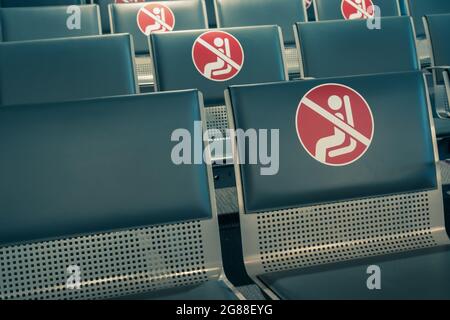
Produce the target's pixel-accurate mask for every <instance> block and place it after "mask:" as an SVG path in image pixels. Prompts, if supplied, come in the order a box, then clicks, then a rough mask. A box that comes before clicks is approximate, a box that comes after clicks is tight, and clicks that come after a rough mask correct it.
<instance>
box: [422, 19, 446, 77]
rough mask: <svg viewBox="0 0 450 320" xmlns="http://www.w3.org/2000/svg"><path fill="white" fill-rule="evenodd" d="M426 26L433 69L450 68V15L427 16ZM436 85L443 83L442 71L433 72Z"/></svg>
mask: <svg viewBox="0 0 450 320" xmlns="http://www.w3.org/2000/svg"><path fill="white" fill-rule="evenodd" d="M423 20H424V24H425V30H426V33H427V38H428V39H429V41H430V44H431V65H432V67H442V66H445V67H450V41H449V37H448V35H449V30H450V13H449V14H435V15H427V16H425V18H424V19H423ZM433 74H434V80H435V84H439V85H441V84H442V83H443V78H442V70H435V71H434V72H433Z"/></svg>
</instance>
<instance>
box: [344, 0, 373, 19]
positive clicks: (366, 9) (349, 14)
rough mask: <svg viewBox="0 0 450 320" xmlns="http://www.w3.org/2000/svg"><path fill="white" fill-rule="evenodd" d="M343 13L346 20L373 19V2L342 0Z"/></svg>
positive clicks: (368, 0) (370, 0) (366, 0)
mask: <svg viewBox="0 0 450 320" xmlns="http://www.w3.org/2000/svg"><path fill="white" fill-rule="evenodd" d="M341 12H342V16H343V17H344V19H345V20H355V19H369V18H373V14H374V9H373V2H372V0H342V3H341Z"/></svg>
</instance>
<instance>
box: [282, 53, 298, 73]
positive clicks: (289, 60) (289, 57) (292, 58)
mask: <svg viewBox="0 0 450 320" xmlns="http://www.w3.org/2000/svg"><path fill="white" fill-rule="evenodd" d="M284 59H285V61H286V67H287V69H288V73H289V74H299V73H300V60H299V54H298V51H297V48H295V47H293V48H290V47H286V48H285V49H284Z"/></svg>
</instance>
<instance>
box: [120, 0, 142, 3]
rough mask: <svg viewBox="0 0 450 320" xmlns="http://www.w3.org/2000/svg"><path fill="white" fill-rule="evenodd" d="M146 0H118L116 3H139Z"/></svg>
mask: <svg viewBox="0 0 450 320" xmlns="http://www.w3.org/2000/svg"><path fill="white" fill-rule="evenodd" d="M138 2H145V0H116V3H138Z"/></svg>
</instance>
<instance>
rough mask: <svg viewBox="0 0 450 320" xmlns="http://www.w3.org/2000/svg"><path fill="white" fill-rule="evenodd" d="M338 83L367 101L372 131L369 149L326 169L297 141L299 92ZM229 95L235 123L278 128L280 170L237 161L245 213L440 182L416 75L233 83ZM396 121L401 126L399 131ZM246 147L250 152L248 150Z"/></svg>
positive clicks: (414, 188) (420, 187)
mask: <svg viewBox="0 0 450 320" xmlns="http://www.w3.org/2000/svg"><path fill="white" fill-rule="evenodd" d="M335 82H337V83H340V84H343V85H345V86H349V87H351V88H352V89H354V90H356V91H357V92H359V94H361V95H362V96H363V97H364V98H365V100H366V101H367V103H368V105H369V106H370V108H371V111H372V115H373V122H374V128H375V129H374V135H373V139H372V141H371V144H370V147H369V148H368V150H367V152H366V153H365V154H364V155H363V156H362V157H361V158H360V159H358V160H357V161H355V162H354V163H352V164H351V165H347V166H342V167H334V166H326V165H323V164H322V163H320V162H319V161H317V160H316V159H315V158H313V157H311V156H310V155H309V153H307V152H306V151H305V149H304V148H303V146H302V144H301V143H300V141H299V138H298V135H297V129H296V123H297V122H296V112H297V108H298V105H299V102H300V101H301V99H302V97H303V96H304V95H305V94H306V93H307V92H308V91H309V90H310V89H311V88H313V87H315V86H318V85H322V84H325V83H335ZM392 83H395V84H396V86H395V88H393V86H392ZM230 98H231V103H232V106H233V116H234V121H235V127H236V128H238V129H239V128H240V129H243V130H244V131H246V130H248V129H250V128H252V129H255V130H259V129H279V141H280V143H279V148H280V149H279V171H278V173H277V174H275V175H266V176H264V175H261V174H260V170H261V168H263V167H264V166H263V165H261V164H258V165H250V164H246V165H240V170H241V179H242V189H243V201H244V207H245V212H246V213H258V212H268V211H274V210H281V209H290V208H297V207H302V206H310V205H311V206H312V205H316V204H323V203H331V202H335V201H345V200H352V199H361V198H366V197H375V196H384V195H391V194H399V193H402V192H413V191H419V190H429V189H435V188H436V186H437V181H436V172H435V166H434V162H435V160H434V151H433V144H432V141H431V135H430V132H431V128H430V123H429V121H430V120H429V116H428V108H427V104H426V101H427V100H426V99H427V98H426V90H425V86H424V79H423V76H422V74H421V73H420V72H411V73H406V74H403V73H402V74H388V75H380V76H376V77H374V76H361V77H351V78H350V77H348V78H339V79H334V78H330V79H320V80H311V81H294V82H289V83H278V84H265V85H253V86H251V85H248V86H236V87H231V89H230ZM405 117H408V121H407V122H405V121H404V119H405ZM400 123H401V124H402V128H403V130H399V129H398V126H399V124H400ZM405 141H414V144H412V143H405ZM247 148H248V146H247ZM246 152H247V153H246V154H249V153H248V152H249V151H248V149H246ZM399 168H404V170H399ZM406 168H407V169H406ZM330 177H332V178H330ZM349 177H351V178H349Z"/></svg>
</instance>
